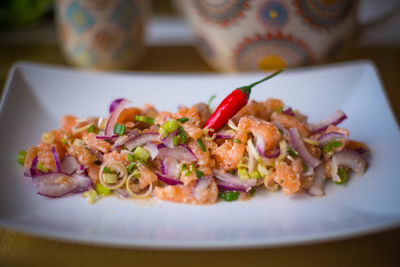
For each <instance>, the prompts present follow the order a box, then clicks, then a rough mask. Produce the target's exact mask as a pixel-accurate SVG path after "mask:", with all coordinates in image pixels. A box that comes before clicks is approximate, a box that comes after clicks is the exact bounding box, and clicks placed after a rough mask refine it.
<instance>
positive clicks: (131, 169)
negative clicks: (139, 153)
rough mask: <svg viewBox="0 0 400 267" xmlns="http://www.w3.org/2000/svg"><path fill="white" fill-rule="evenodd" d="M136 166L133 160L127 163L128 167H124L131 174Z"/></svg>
mask: <svg viewBox="0 0 400 267" xmlns="http://www.w3.org/2000/svg"><path fill="white" fill-rule="evenodd" d="M136 168H137V166H136V164H135V163H134V162H131V163H129V165H128V167H126V170H127V172H128V173H129V174H131V173H132V172H133V171H134V170H135V169H136Z"/></svg>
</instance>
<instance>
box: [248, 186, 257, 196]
mask: <svg viewBox="0 0 400 267" xmlns="http://www.w3.org/2000/svg"><path fill="white" fill-rule="evenodd" d="M255 193H256V189H255V188H254V187H253V188H252V189H250V191H249V196H250V197H253V196H254V194H255Z"/></svg>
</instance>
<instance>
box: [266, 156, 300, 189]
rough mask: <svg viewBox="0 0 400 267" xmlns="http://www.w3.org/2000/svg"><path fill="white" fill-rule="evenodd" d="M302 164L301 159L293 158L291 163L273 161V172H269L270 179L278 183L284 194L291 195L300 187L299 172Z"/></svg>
mask: <svg viewBox="0 0 400 267" xmlns="http://www.w3.org/2000/svg"><path fill="white" fill-rule="evenodd" d="M302 171H303V165H302V162H301V159H295V160H293V161H292V162H291V164H290V165H289V164H287V163H286V162H285V161H282V160H277V161H276V163H275V172H273V173H271V176H270V177H269V178H270V179H274V181H275V182H276V183H277V184H279V185H280V186H281V187H282V189H283V192H284V193H285V194H286V195H291V194H293V193H296V192H298V191H299V190H300V189H301V181H300V177H301V173H302Z"/></svg>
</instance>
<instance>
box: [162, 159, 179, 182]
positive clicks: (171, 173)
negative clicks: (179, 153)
mask: <svg viewBox="0 0 400 267" xmlns="http://www.w3.org/2000/svg"><path fill="white" fill-rule="evenodd" d="M160 169H161V174H162V175H165V176H167V177H170V178H173V179H178V177H179V169H178V162H177V160H176V158H173V157H168V158H165V159H163V160H162V161H161V166H160Z"/></svg>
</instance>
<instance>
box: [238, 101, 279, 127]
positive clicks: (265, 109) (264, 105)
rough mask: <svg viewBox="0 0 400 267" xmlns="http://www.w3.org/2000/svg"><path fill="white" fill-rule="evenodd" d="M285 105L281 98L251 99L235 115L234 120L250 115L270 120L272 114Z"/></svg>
mask: <svg viewBox="0 0 400 267" xmlns="http://www.w3.org/2000/svg"><path fill="white" fill-rule="evenodd" d="M284 106H285V104H284V103H283V102H282V101H281V100H279V99H274V98H268V99H267V100H266V101H265V102H256V101H254V100H251V101H250V102H249V103H248V104H247V105H246V106H244V107H243V108H242V109H241V110H240V111H239V112H238V113H237V114H236V115H235V116H234V117H233V121H235V122H238V121H239V120H240V118H242V117H244V116H249V115H251V116H254V117H256V118H259V119H263V120H266V121H269V120H270V119H271V114H272V113H273V112H274V111H275V110H277V109H279V108H283V107H284Z"/></svg>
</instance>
